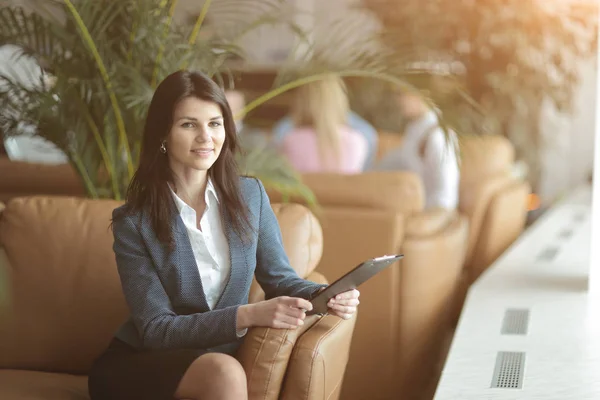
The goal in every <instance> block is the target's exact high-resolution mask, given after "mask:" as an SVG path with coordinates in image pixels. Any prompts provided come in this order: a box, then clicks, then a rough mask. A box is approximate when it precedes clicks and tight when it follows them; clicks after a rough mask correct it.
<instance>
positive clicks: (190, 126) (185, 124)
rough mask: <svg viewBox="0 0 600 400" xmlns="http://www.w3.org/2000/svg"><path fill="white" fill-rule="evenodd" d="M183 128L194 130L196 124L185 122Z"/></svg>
mask: <svg viewBox="0 0 600 400" xmlns="http://www.w3.org/2000/svg"><path fill="white" fill-rule="evenodd" d="M181 127H182V128H193V127H194V124H192V123H191V122H184V123H183V124H181Z"/></svg>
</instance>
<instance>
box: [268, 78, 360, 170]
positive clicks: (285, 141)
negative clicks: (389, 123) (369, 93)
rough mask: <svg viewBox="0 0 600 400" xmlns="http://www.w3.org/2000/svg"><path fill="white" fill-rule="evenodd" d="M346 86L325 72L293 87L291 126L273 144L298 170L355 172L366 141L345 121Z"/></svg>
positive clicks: (346, 106)
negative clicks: (321, 77)
mask: <svg viewBox="0 0 600 400" xmlns="http://www.w3.org/2000/svg"><path fill="white" fill-rule="evenodd" d="M348 112H349V104H348V97H347V95H346V88H345V85H344V82H343V81H342V79H341V78H339V77H338V76H335V75H329V76H327V77H325V78H324V79H321V80H319V81H315V82H311V83H308V84H306V85H303V86H301V87H299V88H298V89H296V90H295V93H294V100H293V104H292V109H291V112H290V118H291V120H292V123H293V126H294V128H293V129H292V130H291V131H290V132H288V133H286V135H285V136H284V137H283V138H282V139H281V140H280V141H279V142H278V143H277V146H278V148H279V150H280V152H281V153H282V154H283V155H285V156H286V157H287V158H288V160H289V161H290V163H291V164H292V166H293V167H294V168H295V169H296V170H297V171H299V172H336V173H346V174H352V173H359V172H362V171H363V169H364V165H365V161H366V159H367V155H368V153H369V143H368V141H367V139H365V137H364V135H363V134H361V133H360V132H358V131H357V130H355V129H353V128H352V127H350V126H349V125H348V124H347V115H348Z"/></svg>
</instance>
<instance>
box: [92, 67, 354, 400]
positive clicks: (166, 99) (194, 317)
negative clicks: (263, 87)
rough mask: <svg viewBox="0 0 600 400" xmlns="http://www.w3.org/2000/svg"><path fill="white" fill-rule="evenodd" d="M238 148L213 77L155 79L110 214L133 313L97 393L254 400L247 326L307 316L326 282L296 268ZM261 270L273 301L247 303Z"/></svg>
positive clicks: (97, 399) (96, 380)
mask: <svg viewBox="0 0 600 400" xmlns="http://www.w3.org/2000/svg"><path fill="white" fill-rule="evenodd" d="M236 146H237V144H236V132H235V125H234V121H233V118H232V115H231V110H230V108H229V105H228V103H227V101H226V99H225V95H224V93H223V91H222V90H221V89H220V88H219V87H218V86H217V85H216V84H215V83H214V82H213V81H212V80H211V79H210V78H208V77H207V76H205V75H203V74H201V73H197V72H187V71H179V72H176V73H174V74H172V75H170V76H168V77H167V78H166V79H165V80H164V81H163V82H162V83H161V84H160V85H159V86H158V88H157V89H156V93H155V94H154V97H153V99H152V102H151V104H150V108H149V110H148V116H147V119H146V125H145V128H144V132H143V139H142V151H141V157H140V164H139V167H138V170H137V171H136V173H135V176H134V178H133V180H132V182H131V184H130V186H129V189H128V192H127V199H126V200H127V201H126V204H125V205H124V206H122V207H120V208H117V209H116V210H114V212H113V233H114V252H115V255H116V260H117V267H118V271H119V275H120V278H121V283H122V286H123V291H124V294H125V299H126V301H127V304H128V306H129V308H130V313H131V316H130V319H129V320H128V321H127V322H126V323H125V324H124V325H123V326H121V328H120V329H119V330H118V332H117V333H116V335H115V338H114V339H113V341H112V342H111V344H110V345H109V347H108V349H107V350H106V352H105V353H104V354H103V355H101V356H100V357H99V358H98V360H96V362H95V363H94V366H93V368H92V371H91V373H90V377H89V389H90V396H91V398H92V400H102V399H111V400H118V399H133V398H136V399H137V398H139V399H146V400H148V399H165V400H166V399H173V398H176V399H202V400H210V399H246V398H247V388H246V376H245V373H244V370H243V369H242V367H241V365H240V364H239V362H238V361H237V360H236V359H235V358H234V357H233V355H234V354H235V351H236V349H237V348H238V347H239V345H240V344H241V341H242V340H243V336H244V334H245V333H246V330H247V329H248V328H250V327H253V326H265V327H272V328H281V329H295V328H297V327H298V326H301V325H302V324H303V320H304V318H305V313H304V310H310V309H311V303H310V302H309V301H308V299H310V298H311V297H312V296H313V295H314V294H315V293H317V292H318V291H319V290H321V289H322V287H323V285H317V284H315V283H311V282H308V281H305V280H303V279H300V278H299V277H298V276H297V274H296V273H295V272H294V270H293V269H292V268H291V267H290V264H289V261H288V258H287V256H286V254H285V252H284V249H283V245H282V239H281V233H280V230H279V226H278V224H277V220H276V218H275V215H274V213H273V211H272V209H271V206H270V204H269V199H268V197H267V195H266V193H265V190H264V188H263V186H262V184H261V183H260V181H258V180H257V179H253V178H243V177H240V176H238V174H237V171H236V167H235V162H234V154H235V151H236ZM254 275H256V278H257V280H258V282H259V283H260V284H261V286H262V287H263V289H264V291H265V294H266V298H267V299H268V300H265V301H261V302H259V303H255V304H246V303H247V301H248V300H247V299H248V293H249V288H250V284H251V282H252V278H253V276H254ZM358 295H359V294H358V292H357V291H350V292H346V293H343V294H341V295H339V296H338V297H336V298H335V299H332V301H331V302H330V308H331V312H332V313H333V314H336V315H338V316H340V317H342V318H349V317H350V316H351V315H352V314H353V313H354V312H355V311H356V306H357V305H358ZM288 296H289V297H288Z"/></svg>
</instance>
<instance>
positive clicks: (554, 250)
mask: <svg viewBox="0 0 600 400" xmlns="http://www.w3.org/2000/svg"><path fill="white" fill-rule="evenodd" d="M559 250H560V249H559V247H558V246H548V247H546V248H545V249H544V250H542V251H541V252H540V253H539V254H538V256H537V260H538V261H542V262H551V261H553V260H554V259H555V258H556V256H557V255H558V251H559Z"/></svg>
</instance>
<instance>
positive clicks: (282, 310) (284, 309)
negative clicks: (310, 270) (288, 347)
mask: <svg viewBox="0 0 600 400" xmlns="http://www.w3.org/2000/svg"><path fill="white" fill-rule="evenodd" d="M305 310H306V311H310V310H312V304H311V303H310V301H308V300H304V299H301V298H298V297H287V296H281V297H275V298H274V299H271V300H265V301H259V302H258V303H254V304H246V305H243V306H240V307H239V308H238V316H237V329H244V328H250V327H253V326H265V327H269V328H277V329H296V328H297V327H299V326H302V325H304V318H306V314H305Z"/></svg>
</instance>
